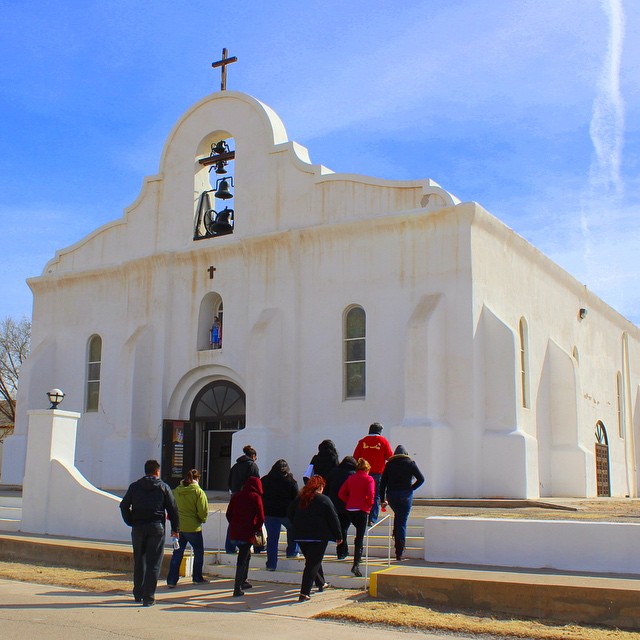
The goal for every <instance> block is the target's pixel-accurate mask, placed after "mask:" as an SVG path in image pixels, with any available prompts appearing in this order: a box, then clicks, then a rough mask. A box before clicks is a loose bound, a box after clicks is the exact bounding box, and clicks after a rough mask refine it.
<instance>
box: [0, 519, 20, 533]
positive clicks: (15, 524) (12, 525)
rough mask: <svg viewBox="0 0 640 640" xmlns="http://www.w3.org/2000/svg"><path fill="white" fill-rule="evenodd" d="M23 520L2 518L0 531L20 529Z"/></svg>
mask: <svg viewBox="0 0 640 640" xmlns="http://www.w3.org/2000/svg"><path fill="white" fill-rule="evenodd" d="M20 523H21V520H13V519H10V518H0V531H20Z"/></svg>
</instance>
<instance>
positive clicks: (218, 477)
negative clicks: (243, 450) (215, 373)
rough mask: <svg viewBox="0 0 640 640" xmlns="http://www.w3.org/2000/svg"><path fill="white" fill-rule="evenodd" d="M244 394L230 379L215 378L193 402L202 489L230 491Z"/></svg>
mask: <svg viewBox="0 0 640 640" xmlns="http://www.w3.org/2000/svg"><path fill="white" fill-rule="evenodd" d="M245 421H246V402H245V394H244V391H242V389H241V388H240V387H239V386H238V385H236V384H234V383H233V382H229V381H228V380H216V381H214V382H210V383H209V384H207V385H206V386H204V387H203V388H202V389H201V390H200V391H199V392H198V394H197V395H196V397H195V398H194V400H193V404H192V405H191V422H192V423H193V424H194V425H195V432H196V438H197V439H198V440H199V443H198V444H199V447H198V449H199V456H198V457H199V459H200V468H201V471H202V488H203V489H206V490H208V491H227V490H228V486H227V481H228V478H229V469H230V468H231V442H232V438H233V434H234V433H235V432H236V431H239V430H240V429H244V427H245Z"/></svg>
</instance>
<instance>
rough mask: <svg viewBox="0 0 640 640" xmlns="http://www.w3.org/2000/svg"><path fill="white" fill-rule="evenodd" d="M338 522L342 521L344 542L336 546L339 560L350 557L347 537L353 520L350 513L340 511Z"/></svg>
mask: <svg viewBox="0 0 640 640" xmlns="http://www.w3.org/2000/svg"><path fill="white" fill-rule="evenodd" d="M338 520H339V521H340V530H341V531H342V542H341V543H340V544H339V545H337V546H336V555H337V556H338V558H344V557H346V556H348V555H349V543H348V542H347V535H348V532H349V527H350V526H351V518H350V517H349V512H348V511H338Z"/></svg>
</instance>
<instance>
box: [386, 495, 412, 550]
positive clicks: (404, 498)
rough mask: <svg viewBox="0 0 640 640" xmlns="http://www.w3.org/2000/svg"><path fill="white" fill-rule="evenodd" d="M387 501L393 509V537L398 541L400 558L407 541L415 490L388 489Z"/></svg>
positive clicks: (397, 548) (397, 546)
mask: <svg viewBox="0 0 640 640" xmlns="http://www.w3.org/2000/svg"><path fill="white" fill-rule="evenodd" d="M387 501H388V502H389V506H390V507H391V508H392V509H393V538H394V540H395V541H396V558H399V557H400V556H402V553H403V552H404V548H405V545H406V541H407V520H408V519H409V512H410V511H411V505H412V503H413V491H412V490H411V489H407V490H403V491H398V490H396V491H387Z"/></svg>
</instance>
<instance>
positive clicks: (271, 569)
mask: <svg viewBox="0 0 640 640" xmlns="http://www.w3.org/2000/svg"><path fill="white" fill-rule="evenodd" d="M266 569H267V571H275V570H276V568H275V567H266Z"/></svg>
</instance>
